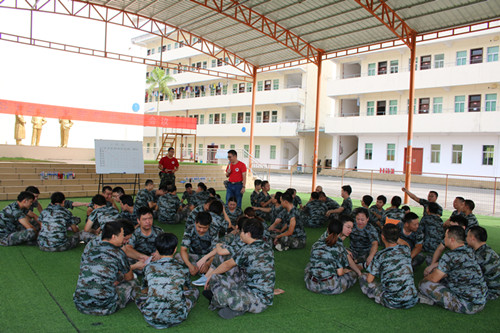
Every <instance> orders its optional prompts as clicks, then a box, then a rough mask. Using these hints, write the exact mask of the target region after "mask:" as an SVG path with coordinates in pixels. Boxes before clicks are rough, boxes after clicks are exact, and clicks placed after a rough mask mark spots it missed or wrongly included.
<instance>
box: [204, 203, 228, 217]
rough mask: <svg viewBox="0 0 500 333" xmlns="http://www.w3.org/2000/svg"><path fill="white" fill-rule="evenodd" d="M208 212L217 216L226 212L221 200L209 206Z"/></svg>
mask: <svg viewBox="0 0 500 333" xmlns="http://www.w3.org/2000/svg"><path fill="white" fill-rule="evenodd" d="M208 211H209V212H212V213H214V214H217V215H221V214H222V212H223V211H224V206H223V205H222V202H220V201H219V200H214V201H212V202H211V203H210V205H209V206H208Z"/></svg>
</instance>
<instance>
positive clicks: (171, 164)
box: [160, 156, 179, 172]
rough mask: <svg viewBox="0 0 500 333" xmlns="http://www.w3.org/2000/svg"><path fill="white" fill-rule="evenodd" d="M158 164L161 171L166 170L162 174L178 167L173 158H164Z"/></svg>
mask: <svg viewBox="0 0 500 333" xmlns="http://www.w3.org/2000/svg"><path fill="white" fill-rule="evenodd" d="M160 164H161V166H162V167H163V169H166V170H165V171H162V172H169V171H174V169H176V168H178V167H179V162H178V161H177V159H176V158H175V157H172V158H169V157H168V156H164V157H163V158H162V159H161V160H160Z"/></svg>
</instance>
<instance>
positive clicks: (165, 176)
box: [158, 147, 179, 187]
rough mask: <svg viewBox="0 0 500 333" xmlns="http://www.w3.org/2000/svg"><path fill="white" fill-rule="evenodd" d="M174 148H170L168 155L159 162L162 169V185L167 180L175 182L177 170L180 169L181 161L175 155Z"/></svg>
mask: <svg viewBox="0 0 500 333" xmlns="http://www.w3.org/2000/svg"><path fill="white" fill-rule="evenodd" d="M174 153H175V150H174V148H172V147H170V148H168V152H167V156H164V157H163V158H162V159H161V160H160V163H159V164H158V169H160V170H161V171H160V187H162V186H164V185H166V183H167V182H170V183H172V184H175V172H176V171H177V170H179V161H177V159H176V158H175V157H174Z"/></svg>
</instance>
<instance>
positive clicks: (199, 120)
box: [198, 114, 205, 125]
mask: <svg viewBox="0 0 500 333" xmlns="http://www.w3.org/2000/svg"><path fill="white" fill-rule="evenodd" d="M204 123H205V115H204V114H200V117H199V118H198V124H200V125H203V124H204Z"/></svg>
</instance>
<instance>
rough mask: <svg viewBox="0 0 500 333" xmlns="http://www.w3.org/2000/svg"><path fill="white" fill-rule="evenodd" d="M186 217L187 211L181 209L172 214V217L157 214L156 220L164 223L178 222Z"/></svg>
mask: <svg viewBox="0 0 500 333" xmlns="http://www.w3.org/2000/svg"><path fill="white" fill-rule="evenodd" d="M186 217H187V213H186V212H185V211H184V210H182V211H180V212H178V213H176V214H175V215H174V216H173V219H165V218H164V217H163V216H159V219H158V222H160V223H165V224H179V223H181V222H182V221H184V220H185V219H186Z"/></svg>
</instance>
